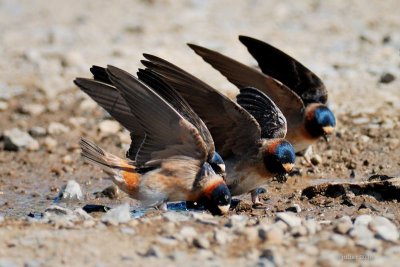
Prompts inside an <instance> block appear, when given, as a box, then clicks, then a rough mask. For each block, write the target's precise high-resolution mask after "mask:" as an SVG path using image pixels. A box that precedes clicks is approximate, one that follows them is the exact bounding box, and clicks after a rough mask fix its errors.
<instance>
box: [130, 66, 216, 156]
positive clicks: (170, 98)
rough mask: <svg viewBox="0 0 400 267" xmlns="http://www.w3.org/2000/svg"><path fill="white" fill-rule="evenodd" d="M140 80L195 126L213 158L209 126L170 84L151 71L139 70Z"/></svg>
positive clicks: (213, 148) (212, 143)
mask: <svg viewBox="0 0 400 267" xmlns="http://www.w3.org/2000/svg"><path fill="white" fill-rule="evenodd" d="M137 76H138V78H139V80H141V81H142V82H144V83H145V84H147V85H148V86H149V87H150V88H151V89H153V91H154V92H156V93H157V94H158V95H160V96H161V97H162V98H163V99H165V100H166V101H167V102H168V103H169V104H171V105H172V106H173V107H174V108H175V110H176V111H178V112H179V114H181V115H182V116H183V117H184V118H185V119H187V120H188V121H189V122H190V123H191V124H193V125H194V126H195V127H196V128H197V130H198V131H199V133H200V135H201V137H202V138H203V140H204V142H205V143H206V144H207V148H208V149H207V150H208V156H209V157H212V155H214V152H215V147H214V141H213V138H212V137H211V134H210V132H209V131H208V129H207V126H206V125H205V124H204V122H203V121H202V120H201V119H200V117H199V116H198V115H197V114H196V112H194V111H193V109H192V108H191V107H190V105H189V104H188V103H187V102H186V100H185V99H184V98H183V97H182V96H181V95H180V94H179V93H178V92H177V91H176V90H174V89H173V88H172V87H171V86H170V85H169V84H167V83H166V82H165V81H164V80H163V79H162V78H161V77H160V76H159V75H158V74H157V73H155V72H153V71H151V70H143V69H139V71H138V72H137Z"/></svg>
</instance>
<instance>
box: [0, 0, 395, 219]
mask: <svg viewBox="0 0 400 267" xmlns="http://www.w3.org/2000/svg"><path fill="white" fill-rule="evenodd" d="M398 3H399V2H398V1H397V0H392V1H389V0H387V1H363V0H360V1H347V0H343V1H318V0H309V1H281V0H276V1H275V0H269V1H261V0H260V1H257V0H251V1H231V0H229V1H228V0H226V1H203V0H192V1H172V0H171V1H155V0H146V1H145V0H141V1H139V0H137V1H127V0H118V1H100V0H88V1H78V0H70V1H60V0H54V1H45V0H35V1H23V0H0V36H1V43H0V132H1V134H2V135H9V136H11V137H14V136H17V135H22V136H24V137H25V139H24V141H25V142H26V143H24V144H23V145H22V146H20V147H18V149H17V150H18V152H17V153H13V152H9V151H8V150H9V149H7V148H6V147H5V146H6V145H5V144H3V146H4V149H0V164H1V168H0V192H3V193H4V194H3V195H4V198H3V202H0V211H1V210H3V211H5V212H6V213H8V214H14V215H15V214H26V209H27V208H26V207H35V208H37V207H38V205H39V206H40V205H43V206H46V205H48V203H49V200H51V199H53V198H54V197H55V196H56V195H57V192H58V190H59V189H60V187H61V185H62V184H65V183H66V181H68V180H69V179H76V180H77V181H78V182H80V183H81V184H85V189H86V191H87V192H89V193H88V194H91V193H93V191H96V190H101V189H102V187H103V186H106V185H109V184H110V183H111V182H110V181H107V182H105V181H103V180H102V177H104V176H105V175H104V174H102V173H101V171H100V170H99V169H98V168H93V167H92V166H88V165H82V160H81V159H80V156H79V152H80V151H79V147H78V140H79V138H80V136H88V137H89V138H90V139H92V140H94V141H96V142H98V143H99V144H101V146H102V147H104V148H106V149H107V150H109V151H110V152H113V153H116V154H117V155H120V156H122V155H124V152H125V149H126V148H127V147H128V146H129V143H130V139H129V135H128V133H127V132H126V131H124V130H123V129H122V128H121V127H120V126H119V125H118V124H115V123H113V122H110V118H109V117H108V116H107V114H105V112H103V111H102V110H101V109H100V108H99V107H98V106H97V105H96V104H95V103H94V102H93V101H91V100H90V99H89V98H88V97H87V96H86V95H85V94H83V93H82V92H80V91H79V89H78V88H76V87H75V86H74V85H73V79H74V78H75V77H90V72H89V68H90V66H91V65H93V64H97V65H101V66H104V65H106V64H113V65H116V66H118V67H120V68H123V69H126V70H128V71H129V72H132V73H135V72H136V70H137V68H138V67H141V64H140V62H139V61H140V59H142V53H144V52H146V53H152V54H155V55H157V56H160V57H163V58H165V59H167V60H169V61H171V62H173V63H175V64H177V65H178V66H180V67H181V68H183V69H186V70H188V71H189V72H191V73H192V74H194V75H196V76H198V77H200V78H201V79H203V80H204V81H205V82H207V83H209V84H211V85H213V86H214V87H216V88H218V89H220V90H221V91H223V92H225V93H226V94H228V95H229V96H230V97H232V98H233V97H234V96H235V94H236V93H237V89H236V88H235V87H233V86H232V85H231V84H229V83H228V82H227V81H226V80H225V78H223V77H222V76H221V75H220V74H219V73H218V72H217V71H215V70H214V69H212V68H211V67H210V66H209V65H208V64H206V63H205V62H203V60H202V59H201V58H200V57H198V56H197V55H195V54H194V53H193V52H192V51H191V50H190V49H189V48H188V47H187V46H186V43H187V42H192V43H195V44H199V45H203V46H206V47H209V48H211V49H215V50H218V51H220V52H222V53H224V54H226V55H229V56H231V57H233V58H236V59H237V60H239V61H241V62H243V63H246V64H250V65H253V66H256V62H255V61H254V60H253V59H252V58H251V56H250V55H249V54H248V52H247V50H246V49H245V47H244V46H243V45H241V43H240V42H239V41H238V35H239V34H243V35H249V36H252V37H255V38H258V39H261V40H264V41H267V42H269V43H271V44H272V45H274V46H277V47H278V48H280V49H282V50H283V51H285V52H287V53H288V54H290V55H292V56H293V57H295V58H296V59H298V60H299V61H300V62H302V63H303V64H304V65H306V66H307V67H309V68H310V69H311V70H313V71H314V72H315V73H316V74H317V75H318V76H320V77H321V78H322V79H323V81H324V82H325V83H326V85H327V88H328V91H329V94H330V95H329V99H330V105H331V108H332V109H333V110H334V112H335V113H336V115H337V118H338V130H337V137H338V138H336V140H333V141H332V142H331V145H329V146H328V145H326V144H324V143H319V144H318V145H317V149H316V151H317V153H321V155H322V160H323V162H324V163H323V164H324V166H323V168H321V169H322V170H323V171H324V172H323V173H314V174H313V175H314V176H315V177H316V178H325V177H334V178H336V177H341V178H348V177H353V178H354V177H359V178H365V177H366V175H369V174H371V173H376V172H380V171H382V170H383V171H384V172H386V173H389V174H395V173H396V170H397V173H398V166H399V156H396V154H397V153H394V151H396V148H397V147H398V146H399V143H400V141H399V134H396V129H398V128H399V127H400V126H399V121H400V117H399V116H400V115H399V114H400V90H399V87H400V86H399V85H400V79H399V77H400V56H399V48H400V31H399V29H400V16H399V15H398V10H399V8H398V7H399V5H398ZM14 128H17V131H16V132H6V131H10V130H11V129H14ZM27 133H29V134H30V135H31V137H32V138H33V139H30V137H27V136H26V134H27ZM393 133H394V134H393ZM382 155H385V157H384V158H382ZM319 161H320V160H319ZM10 177H11V178H13V179H10ZM298 180H301V179H298ZM294 181H296V179H295V180H294ZM43 196H46V197H45V198H44V197H43ZM15 199H19V200H20V201H19V203H22V204H21V207H22V209H18V207H17V206H16V205H14V204H10V203H13V202H14V200H15ZM4 203H8V205H4Z"/></svg>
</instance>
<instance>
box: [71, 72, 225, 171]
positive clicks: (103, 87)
mask: <svg viewBox="0 0 400 267" xmlns="http://www.w3.org/2000/svg"><path fill="white" fill-rule="evenodd" d="M90 71H91V73H92V74H93V79H94V80H87V79H86V80H80V82H79V84H77V85H78V86H79V87H80V89H81V90H82V91H84V92H85V93H86V94H88V95H89V96H90V97H91V98H92V99H93V100H95V101H96V102H97V103H98V104H99V105H100V106H101V107H103V108H104V109H105V110H106V111H107V112H108V113H110V115H111V116H112V117H113V118H114V119H115V120H117V121H118V122H119V123H121V125H122V126H124V127H125V128H126V129H127V130H128V131H129V132H130V135H131V140H132V142H131V146H130V148H129V150H128V151H127V153H126V157H127V158H129V159H132V160H135V158H136V155H137V152H138V150H139V148H140V145H141V144H142V142H143V140H144V137H145V132H144V130H143V129H142V127H141V126H140V123H139V122H138V121H137V119H136V118H135V117H134V116H133V114H132V112H131V110H130V108H129V106H128V104H127V102H126V101H125V99H124V98H123V96H122V95H121V93H120V92H119V91H118V89H117V88H115V86H114V85H113V83H112V81H111V80H110V78H109V76H108V74H107V71H106V69H105V68H103V67H100V66H92V67H91V68H90ZM138 75H139V73H138ZM140 75H142V80H145V81H147V83H146V84H147V85H148V86H150V87H151V88H152V89H153V91H156V92H157V93H158V95H160V96H161V97H162V98H164V99H167V100H169V101H168V102H169V103H170V104H171V105H172V106H173V107H174V108H175V109H176V110H177V111H178V112H179V113H180V114H181V115H182V116H184V117H185V118H186V119H187V120H188V121H189V122H190V123H192V124H193V125H194V126H195V127H196V128H197V129H198V131H199V133H200V134H201V136H202V138H203V139H204V140H205V142H206V144H209V146H208V152H209V153H208V155H209V157H208V159H207V162H208V163H209V164H210V165H211V167H212V168H213V169H214V171H215V172H216V173H217V174H219V175H221V176H222V177H225V163H224V161H223V159H222V157H221V156H220V155H219V154H218V153H217V152H216V151H215V149H214V141H213V140H212V137H211V135H210V134H209V131H208V129H207V127H206V126H205V125H204V122H203V121H202V120H201V119H200V118H199V116H198V115H197V114H196V113H195V112H194V111H193V110H192V108H191V107H190V106H189V104H188V103H187V102H186V101H185V100H184V99H183V98H182V97H181V96H180V95H179V93H177V92H176V91H174V90H173V89H171V88H169V86H168V85H167V84H165V83H163V81H162V80H160V79H157V77H156V76H155V74H153V73H147V75H145V74H144V73H143V74H142V73H141V74H140ZM165 88H168V90H166V89H165Z"/></svg>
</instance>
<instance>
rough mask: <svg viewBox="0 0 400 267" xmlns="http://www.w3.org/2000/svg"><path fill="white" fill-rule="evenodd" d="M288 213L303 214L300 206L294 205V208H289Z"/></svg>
mask: <svg viewBox="0 0 400 267" xmlns="http://www.w3.org/2000/svg"><path fill="white" fill-rule="evenodd" d="M286 211H291V212H296V213H300V212H301V207H300V205H299V204H296V203H295V204H293V205H292V206H290V207H288V208H287V209H286Z"/></svg>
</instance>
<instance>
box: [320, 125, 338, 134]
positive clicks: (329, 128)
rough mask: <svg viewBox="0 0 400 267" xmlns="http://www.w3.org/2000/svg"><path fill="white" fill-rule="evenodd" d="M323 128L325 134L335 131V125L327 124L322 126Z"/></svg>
mask: <svg viewBox="0 0 400 267" xmlns="http://www.w3.org/2000/svg"><path fill="white" fill-rule="evenodd" d="M322 130H324V133H325V135H330V134H332V133H333V131H335V127H333V126H325V127H322Z"/></svg>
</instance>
